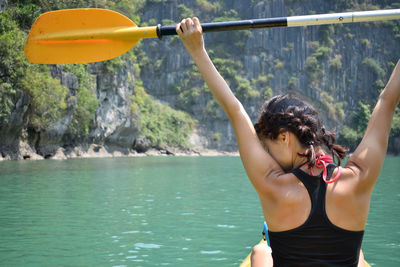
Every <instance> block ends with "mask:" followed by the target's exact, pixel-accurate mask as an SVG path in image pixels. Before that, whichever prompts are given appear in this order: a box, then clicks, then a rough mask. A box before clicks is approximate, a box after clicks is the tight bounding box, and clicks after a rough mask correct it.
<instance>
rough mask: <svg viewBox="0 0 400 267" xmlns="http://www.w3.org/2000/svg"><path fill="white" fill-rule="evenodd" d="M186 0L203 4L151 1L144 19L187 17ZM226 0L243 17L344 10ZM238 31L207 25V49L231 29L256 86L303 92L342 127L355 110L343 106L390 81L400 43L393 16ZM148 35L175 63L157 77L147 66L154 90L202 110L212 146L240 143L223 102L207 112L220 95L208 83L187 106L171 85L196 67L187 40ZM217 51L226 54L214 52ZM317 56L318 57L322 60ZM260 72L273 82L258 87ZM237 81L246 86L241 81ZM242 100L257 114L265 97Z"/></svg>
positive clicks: (228, 41) (156, 53) (369, 96)
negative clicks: (183, 42)
mask: <svg viewBox="0 0 400 267" xmlns="http://www.w3.org/2000/svg"><path fill="white" fill-rule="evenodd" d="M254 2H256V3H254ZM182 3H183V4H185V5H186V6H187V7H193V6H195V4H194V1H189V0H188V1H179V2H178V1H167V2H163V3H159V4H151V5H148V6H147V7H146V8H145V9H144V10H145V11H144V14H143V20H144V21H149V20H151V19H154V18H156V20H157V21H161V20H162V19H169V20H171V21H179V20H180V19H181V17H179V12H178V10H179V5H180V4H182ZM224 8H225V10H229V9H231V10H233V11H234V12H232V13H233V14H239V16H240V19H252V18H268V17H280V16H282V17H286V16H290V15H292V14H293V15H294V14H295V15H307V14H313V13H316V14H318V13H329V12H343V11H344V10H343V9H340V10H332V5H331V3H328V2H326V1H305V2H304V1H302V2H301V3H296V1H283V0H271V1H233V0H231V1H224ZM193 13H194V14H195V15H197V16H199V18H200V19H202V10H201V9H197V10H196V9H193ZM221 13H222V12H221ZM203 17H207V16H206V15H203ZM233 34H235V33H207V34H206V35H205V42H206V47H207V49H208V50H209V51H213V50H214V51H215V50H217V49H218V47H219V46H220V45H221V44H220V42H221V39H222V38H220V37H219V36H224V37H223V38H225V42H224V45H225V47H226V49H229V47H230V46H235V43H239V42H243V43H244V44H243V46H240V47H239V46H238V45H236V46H235V49H236V48H238V49H237V51H234V53H233V56H234V58H233V59H234V60H235V61H237V62H240V64H242V66H243V67H242V69H243V70H244V73H243V74H242V76H243V77H244V78H245V79H247V80H249V81H253V82H252V86H254V87H256V89H257V90H259V91H260V92H262V91H263V90H265V87H269V88H271V89H272V91H273V94H279V93H288V92H290V93H294V94H298V95H301V96H302V97H303V98H305V99H307V100H308V101H310V102H312V103H313V104H314V105H315V106H316V107H317V108H318V109H319V110H320V112H321V114H322V117H323V118H324V120H325V121H326V123H327V125H328V126H329V127H331V128H334V127H336V129H340V127H341V125H342V123H343V121H344V120H345V119H348V117H347V118H345V117H343V113H342V114H335V113H336V111H335V109H342V112H345V113H346V114H350V111H352V110H354V109H356V108H357V104H358V101H360V100H363V101H365V102H366V103H369V102H373V101H375V100H376V99H377V96H378V90H379V89H382V88H383V87H382V85H383V81H385V82H386V81H387V79H388V75H389V74H390V71H391V67H390V66H388V65H387V62H390V61H392V62H396V61H397V57H398V53H397V50H398V47H400V38H398V37H396V38H395V37H394V33H393V29H392V27H390V25H387V24H385V23H377V24H374V23H358V24H345V25H335V26H319V27H315V26H313V27H299V28H277V29H262V30H253V31H251V33H246V34H242V35H238V37H240V38H242V39H236V40H235V39H232V38H230V36H232V35H233ZM384 40H385V41H384ZM222 41H224V40H222ZM142 42H143V44H144V45H143V49H144V50H145V51H146V53H147V54H148V55H149V57H151V58H152V59H154V60H156V59H159V58H163V60H164V62H163V66H167V69H168V71H166V72H159V73H156V78H155V77H154V76H155V73H154V71H153V70H152V69H147V68H146V66H143V69H142V72H141V73H142V75H141V79H142V80H143V82H144V84H145V86H146V89H147V90H148V92H150V93H151V94H152V95H154V96H155V97H157V98H159V99H162V100H164V101H167V102H169V103H170V104H171V105H172V106H175V107H178V108H183V109H184V110H186V111H188V112H190V113H191V114H192V115H193V116H194V117H196V118H197V119H198V120H199V127H200V128H201V129H202V132H203V133H204V134H205V136H207V140H208V142H207V145H208V146H210V147H216V148H218V149H223V150H235V149H236V145H235V140H234V134H233V129H232V127H231V126H230V124H229V122H228V120H227V118H226V116H225V115H223V114H222V112H221V110H219V111H218V113H217V114H216V115H215V116H214V117H212V116H204V112H202V111H204V109H205V107H206V106H207V105H209V104H210V103H211V102H210V101H211V99H212V98H211V96H210V95H209V94H208V93H206V92H205V91H201V94H200V96H198V97H197V98H196V99H194V100H193V101H192V102H190V103H186V105H185V106H184V107H182V105H179V97H180V95H179V92H177V91H176V90H175V91H173V90H170V88H171V87H176V86H177V85H178V87H179V86H187V85H186V84H182V83H183V82H184V79H185V73H188V72H192V71H193V68H192V66H191V65H190V64H191V61H190V57H189V56H188V54H187V52H186V51H184V49H183V48H182V45H181V44H180V43H179V42H175V41H171V40H170V39H168V37H166V38H165V39H163V40H161V42H160V41H158V40H143V41H142ZM235 52H236V53H235ZM212 57H214V58H215V57H220V55H219V54H217V53H212ZM366 58H369V59H372V60H371V61H372V62H373V64H375V63H376V65H373V64H372V65H373V66H372V65H371V64H368V62H365V59H366ZM313 59H316V60H317V61H315V62H314V61H313ZM217 67H218V66H217ZM194 71H195V70H194ZM190 75H195V74H194V73H192V74H190ZM258 77H268V79H267V82H264V84H263V85H262V86H264V88H263V87H258V88H257V85H256V83H254V81H255V80H257V78H258ZM226 78H227V80H228V82H230V83H231V84H232V83H233V82H232V81H231V80H229V77H226ZM377 82H378V83H379V84H378V85H377V84H376V83H377ZM199 84H201V81H200V82H197V83H192V84H190V85H189V86H192V87H193V90H196V89H197V86H199ZM200 86H201V85H200ZM379 86H380V87H379ZM232 89H233V90H234V91H237V90H238V88H235V87H233V88H232ZM189 90H190V89H189ZM323 92H329V94H328V95H327V94H324V93H323ZM241 100H242V102H244V104H245V107H246V108H247V109H248V112H249V114H250V115H251V117H252V119H253V120H255V119H256V118H257V115H258V114H257V111H258V110H259V107H260V106H261V104H262V102H263V98H262V97H259V98H258V99H246V98H242V99H241ZM344 101H345V102H344ZM340 103H343V105H341V104H340ZM335 105H336V106H335ZM215 136H219V137H218V138H215Z"/></svg>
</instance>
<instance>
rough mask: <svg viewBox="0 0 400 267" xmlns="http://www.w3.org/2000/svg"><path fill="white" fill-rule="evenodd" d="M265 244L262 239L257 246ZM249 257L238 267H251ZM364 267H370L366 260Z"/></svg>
mask: <svg viewBox="0 0 400 267" xmlns="http://www.w3.org/2000/svg"><path fill="white" fill-rule="evenodd" d="M262 243H264V244H267V241H266V240H264V239H262V240H261V241H260V242H259V244H262ZM250 257H251V252H250V253H249V255H247V257H246V258H245V259H244V261H243V262H242V264H240V266H239V267H251V261H250ZM364 266H365V267H371V265H369V264H368V262H367V261H366V260H364Z"/></svg>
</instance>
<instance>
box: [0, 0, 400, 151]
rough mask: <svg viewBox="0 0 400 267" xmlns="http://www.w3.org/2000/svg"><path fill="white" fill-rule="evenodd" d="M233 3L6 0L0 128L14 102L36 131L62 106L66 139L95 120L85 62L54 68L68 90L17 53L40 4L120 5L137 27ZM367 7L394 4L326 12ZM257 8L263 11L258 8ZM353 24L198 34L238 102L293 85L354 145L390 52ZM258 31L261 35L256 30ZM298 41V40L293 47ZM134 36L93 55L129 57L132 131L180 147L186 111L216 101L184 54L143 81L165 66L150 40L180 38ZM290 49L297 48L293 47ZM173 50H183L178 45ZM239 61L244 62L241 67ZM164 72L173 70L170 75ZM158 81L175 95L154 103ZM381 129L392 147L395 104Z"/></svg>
mask: <svg viewBox="0 0 400 267" xmlns="http://www.w3.org/2000/svg"><path fill="white" fill-rule="evenodd" d="M243 2H244V1H243ZM243 2H242V1H240V3H239V1H237V2H236V1H235V2H233V1H222V0H196V1H179V2H176V1H175V2H174V1H167V0H147V1H146V0H114V1H111V0H101V1H97V0H74V1H70V0H57V1H56V0H46V1H43V0H33V1H28V0H14V1H8V8H7V9H6V10H5V11H3V12H2V13H0V129H1V128H2V126H4V125H6V124H8V123H9V122H10V120H12V119H13V115H15V113H16V109H23V108H24V107H27V108H26V110H25V111H23V114H24V117H23V118H21V119H22V120H23V123H22V124H23V125H24V127H28V128H31V129H34V130H35V131H37V132H43V131H46V129H47V128H48V127H49V126H51V125H55V124H57V123H59V122H60V120H62V119H63V116H65V117H66V116H67V115H66V114H68V115H69V116H72V119H71V121H70V122H69V124H68V130H67V131H66V134H68V135H71V136H72V137H73V138H77V139H85V138H88V137H89V135H90V132H91V130H93V129H94V127H96V125H95V112H96V109H97V108H98V107H99V105H101V103H100V102H99V100H98V99H97V96H96V81H95V80H94V76H93V75H92V74H90V73H89V69H90V65H86V64H81V65H66V66H61V68H62V71H64V72H66V73H69V74H73V75H74V76H75V77H76V78H77V80H78V88H76V90H75V91H74V90H71V89H70V90H68V88H67V87H65V86H64V85H62V84H61V83H60V81H59V80H58V79H57V78H55V77H54V76H52V70H53V68H54V66H41V65H35V64H30V63H28V62H27V61H26V60H25V57H24V55H23V47H24V42H25V38H26V36H27V32H28V30H29V28H30V26H31V25H32V23H33V22H34V20H35V19H36V18H37V17H38V16H39V15H40V14H41V13H43V12H46V11H50V10H57V9H64V8H82V7H95V8H108V9H112V10H115V11H118V12H121V13H122V14H124V15H126V16H127V17H129V18H130V19H131V20H132V21H134V22H135V23H137V24H138V25H140V26H145V25H155V24H156V23H158V22H159V21H162V22H163V23H171V24H173V23H175V21H176V20H177V19H178V18H177V17H179V19H180V18H183V17H187V16H193V15H196V16H199V17H200V18H201V20H202V22H209V21H226V20H239V19H248V17H244V14H243V13H242V12H240V11H239V10H238V9H239V8H240V6H241V5H242V3H243ZM270 2H271V1H269V0H264V1H255V0H249V1H248V5H249V8H252V10H253V11H254V12H256V9H257V8H264V9H265V8H266V6H267V4H270ZM278 2H279V1H276V3H274V4H276V5H280V4H281V5H282V6H281V7H282V10H286V11H285V12H287V13H288V14H287V15H302V14H294V11H296V12H298V11H299V10H300V11H302V12H306V13H309V14H312V13H317V12H318V11H316V10H307V9H305V8H304V7H303V5H302V3H301V1H295V0H291V1H282V3H278ZM263 5H265V6H263ZM164 7H168V12H166V13H165V14H168V16H170V17H163V18H158V17H154V16H156V15H155V14H161V13H163V12H162V11H164V10H161V9H163V8H164ZM157 8H158V9H157ZM377 8H400V5H399V4H398V3H397V2H396V1H394V0H387V1H377V0H372V1H360V0H350V1H347V0H338V1H334V3H332V5H330V6H329V8H328V10H327V12H326V13H328V11H332V12H338V11H350V10H370V9H377ZM145 9H154V10H153V11H155V12H153V13H151V16H150V17H148V18H146V20H145V19H143V17H145V16H144V14H145V13H146V12H145ZM264 9H263V10H264ZM277 9H280V8H277ZM264 11H265V12H266V9H265V10H264ZM264 11H262V12H264ZM263 14H264V13H263ZM368 25H370V26H371V25H372V26H373V25H379V27H380V29H381V30H382V31H384V30H386V31H388V32H390V36H392V37H393V38H391V39H393V40H391V41H393V42H396V40H397V42H398V40H399V39H400V23H399V21H387V22H378V23H376V24H374V23H370V24H368V23H367V24H366V27H368ZM372 26H371V27H372ZM358 30H359V29H358V28H352V27H351V26H349V25H336V26H332V25H327V26H319V27H317V28H314V30H310V31H308V33H309V35H310V36H307V37H309V38H308V39H306V37H304V40H295V39H290V38H288V37H282V36H283V34H276V35H274V34H272V31H273V30H270V31H269V32H268V34H263V35H260V34H258V33H260V32H259V31H258V32H257V31H248V30H245V31H232V32H221V33H218V34H213V33H210V37H208V36H207V38H209V40H210V42H208V40H207V45H208V44H212V45H210V46H209V47H207V48H208V50H209V52H210V56H211V57H212V59H213V61H214V63H215V65H216V67H217V68H218V69H219V71H220V72H221V74H222V75H223V76H224V77H225V78H226V79H227V82H228V83H229V85H230V86H231V88H232V90H233V91H234V93H235V95H236V96H237V97H238V98H239V99H240V100H241V101H242V102H244V104H245V106H246V107H247V106H250V105H251V108H254V109H255V108H257V107H259V106H260V103H261V102H262V101H263V100H264V99H268V98H270V97H271V96H272V95H273V94H277V93H286V92H291V93H295V94H303V95H305V97H306V98H308V99H310V100H311V101H312V102H313V103H314V104H315V105H316V106H317V107H318V108H319V109H320V110H321V111H322V112H323V113H324V115H326V116H327V117H328V118H329V119H330V120H331V121H333V122H334V123H333V124H336V125H340V126H341V127H340V128H339V129H340V136H339V142H343V143H344V144H345V145H347V146H348V147H350V148H352V149H354V147H355V145H356V144H357V143H358V142H359V141H360V140H361V138H362V134H363V131H364V130H365V127H366V123H367V121H368V118H369V115H370V112H371V108H372V107H373V106H374V104H375V102H376V99H377V97H378V95H379V92H380V90H382V89H383V87H384V85H385V82H386V81H387V79H388V78H389V77H388V76H389V75H390V71H391V70H392V69H393V67H394V64H395V60H396V58H395V57H396V56H398V55H393V51H392V50H393V49H392V48H391V47H390V45H388V44H385V45H377V44H378V41H379V40H374V39H373V38H371V35H369V34H368V33H365V32H362V31H358ZM374 30H376V28H375V29H374ZM275 33H276V32H275ZM257 34H258V35H257ZM259 36H261V37H262V38H260V39H256V38H258V37H259ZM249 40H250V41H251V42H252V41H255V43H256V44H253V43H249ZM349 40H350V41H352V42H353V43H355V47H358V48H360V49H359V50H357V51H356V53H357V56H359V58H361V60H360V59H358V61H357V62H358V63H359V64H358V63H357V65H356V66H355V65H354V63H353V61H352V62H350V63H349V59H348V58H349V56H348V55H347V58H346V49H349V50H350V49H351V47H346V46H348V45H349ZM301 41H304V42H303V43H302V44H301V46H302V47H301V48H299V43H300V42H301ZM271 42H277V43H279V44H280V45H281V46H282V47H280V50H279V51H277V52H276V51H271V50H268V49H269V45H270V44H271ZM285 42H286V43H285ZM142 44H143V43H141V42H139V43H138V44H137V45H136V46H135V47H134V48H133V49H131V50H130V51H129V52H128V53H126V54H125V55H124V56H122V57H118V58H116V59H113V60H110V61H107V62H105V63H102V65H101V66H102V70H103V71H104V72H105V73H108V74H109V73H118V72H119V71H122V70H125V69H127V66H133V67H132V68H131V69H133V70H134V73H133V75H132V76H133V79H134V82H132V83H133V84H134V85H132V91H131V92H130V93H131V97H130V98H129V99H128V100H127V101H128V103H129V102H130V108H131V115H132V122H133V123H134V124H136V125H137V126H138V127H137V128H138V129H139V134H141V135H143V136H145V137H147V138H148V139H149V140H150V141H151V143H152V146H154V147H160V146H164V145H172V146H186V145H187V142H186V140H187V137H188V136H190V134H191V131H192V129H193V127H194V125H195V121H196V120H195V119H193V118H196V119H197V120H199V121H201V120H202V122H206V121H207V122H209V121H210V120H215V119H221V117H222V116H221V114H222V113H221V110H220V108H219V106H218V104H217V103H216V101H215V100H214V99H213V98H212V95H211V93H210V92H209V90H208V88H207V87H206V86H205V84H204V82H203V80H202V78H201V76H200V74H199V73H198V72H197V70H196V67H195V66H194V64H191V63H190V62H188V63H187V65H185V66H184V71H183V68H182V69H181V70H179V71H180V72H181V73H180V74H179V75H176V77H179V78H176V79H171V80H172V82H169V80H168V79H166V80H167V81H165V82H164V83H162V82H160V83H156V84H157V86H158V87H161V88H148V87H147V84H146V83H145V79H146V77H145V75H142V74H143V73H146V72H147V73H151V74H152V75H153V76H152V77H161V76H162V74H165V73H166V72H167V71H168V70H169V68H170V66H169V65H168V64H169V63H170V62H171V60H170V59H169V57H168V56H169V55H167V53H165V54H161V53H159V52H158V50H159V49H160V47H161V46H169V49H170V50H169V52H170V53H175V52H176V51H177V48H179V46H180V41H179V38H178V37H177V36H175V37H168V38H165V39H164V40H163V41H162V42H158V40H156V41H151V42H150V41H149V42H146V44H147V45H146V47H143V46H142V47H141V45H142ZM271 46H272V45H271ZM361 48H362V49H361ZM249 50H251V51H249ZM253 50H254V51H253ZM299 51H301V52H302V53H304V55H303V54H302V55H298V53H299ZM158 53H159V54H158ZM179 53H185V52H184V51H183V50H179ZM154 55H157V56H154ZM375 55H379V56H375ZM301 57H304V59H301V60H299V61H301V64H297V65H294V64H293V63H294V62H292V60H293V61H296V60H297V59H298V58H301ZM288 59H290V61H289V60H288ZM168 60H170V61H168ZM249 62H251V64H249ZM177 64H178V63H177ZM185 64H186V63H185ZM249 67H250V68H254V69H253V70H249V69H248V68H249ZM300 70H301V71H300ZM253 72H254V73H253ZM359 73H361V74H362V75H359ZM173 75H175V74H171V76H173ZM357 75H358V76H357ZM361 76H362V77H361ZM163 77H165V76H163ZM163 85H165V88H163ZM301 87H304V88H301ZM350 88H351V89H350ZM152 90H153V91H152ZM167 90H168V92H170V93H171V95H174V96H176V97H174V99H173V100H171V101H170V99H171V97H170V99H168V101H170V102H171V103H169V105H168V104H167V103H160V102H159V101H158V100H157V99H156V98H157V97H153V96H151V95H148V94H147V93H146V91H147V92H151V94H153V93H154V92H155V91H162V92H164V91H167ZM156 93H157V92H156ZM156 93H155V94H154V95H156ZM160 95H162V94H160ZM354 95H356V96H357V97H354ZM160 98H161V97H160ZM350 98H351V99H350ZM359 100H361V101H359ZM193 107H196V108H193ZM254 109H253V110H254ZM182 111H184V112H182ZM17 113H18V112H17ZM20 113H21V112H20ZM188 114H190V116H189V115H188ZM14 119H15V118H14ZM199 123H201V122H199ZM209 136H210V137H211V139H212V140H213V141H214V142H220V141H221V140H222V141H223V140H224V137H225V136H224V135H223V134H222V133H220V129H210V133H209ZM390 137H391V138H390V141H389V146H390V147H395V146H394V144H395V142H399V141H396V139H397V140H399V139H400V111H399V110H397V111H396V115H395V117H394V120H393V128H392V132H391V136H390Z"/></svg>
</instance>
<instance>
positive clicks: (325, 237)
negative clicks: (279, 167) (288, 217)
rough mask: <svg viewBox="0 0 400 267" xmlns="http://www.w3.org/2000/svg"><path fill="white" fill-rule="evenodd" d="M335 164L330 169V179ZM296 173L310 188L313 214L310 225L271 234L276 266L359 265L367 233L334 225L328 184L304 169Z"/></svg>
mask: <svg viewBox="0 0 400 267" xmlns="http://www.w3.org/2000/svg"><path fill="white" fill-rule="evenodd" d="M335 167H336V166H335V165H333V164H330V165H328V166H327V171H328V177H330V176H331V175H332V173H333V170H334V169H335ZM292 172H293V174H294V175H296V177H297V178H298V179H299V180H300V181H301V182H302V183H303V184H304V186H305V187H306V188H307V191H308V194H309V195H310V198H311V212H310V215H309V217H308V219H307V220H306V222H305V223H304V224H303V225H301V226H299V227H297V228H295V229H291V230H288V231H282V232H270V231H268V234H269V238H270V242H271V248H272V258H273V260H274V266H355V267H356V266H357V264H358V258H359V256H360V248H361V242H362V239H363V235H364V231H349V230H345V229H342V228H340V227H338V226H335V225H334V224H332V223H331V222H330V220H329V219H328V216H327V215H326V210H325V196H326V188H327V184H326V183H325V182H324V180H323V179H322V174H321V175H319V176H311V175H309V174H307V173H305V172H303V171H302V170H300V168H297V169H294V170H293V171H292Z"/></svg>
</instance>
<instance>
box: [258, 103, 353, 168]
mask: <svg viewBox="0 0 400 267" xmlns="http://www.w3.org/2000/svg"><path fill="white" fill-rule="evenodd" d="M254 127H255V129H256V132H257V134H258V136H259V138H260V139H261V140H262V139H263V138H269V139H272V140H274V139H276V138H277V137H278V135H279V134H280V133H282V132H285V131H289V132H291V133H293V134H295V135H296V136H297V138H298V139H299V141H300V143H301V144H302V145H303V146H304V147H306V148H307V149H306V151H305V153H304V154H300V153H299V155H300V156H303V157H307V160H308V163H309V166H310V167H312V166H314V165H315V147H320V146H325V147H326V148H327V149H328V150H329V152H330V153H331V154H332V156H333V158H334V159H335V158H336V160H337V164H338V165H340V162H341V160H342V159H344V158H345V157H346V155H347V154H348V149H346V148H344V147H342V146H340V145H338V144H335V141H336V138H335V134H334V132H331V131H328V130H326V129H325V126H324V125H323V124H322V121H321V120H320V119H319V117H318V112H317V111H316V110H315V109H314V108H313V107H312V106H311V105H309V104H307V103H306V102H304V101H302V100H300V99H299V98H297V97H294V96H289V95H277V96H275V97H273V98H271V99H269V100H268V101H267V102H266V103H265V104H264V105H263V107H262V111H261V115H260V117H259V119H258V122H257V123H256V124H255V125H254Z"/></svg>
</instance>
